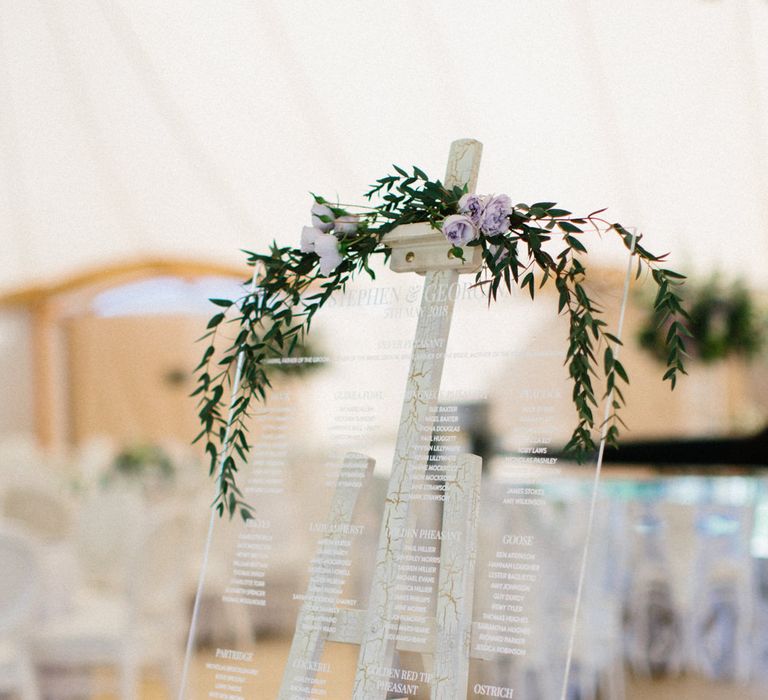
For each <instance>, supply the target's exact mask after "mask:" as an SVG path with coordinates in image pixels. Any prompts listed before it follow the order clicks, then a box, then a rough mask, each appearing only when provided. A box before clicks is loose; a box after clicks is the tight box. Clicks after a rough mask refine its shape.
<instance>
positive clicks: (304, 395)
mask: <svg viewBox="0 0 768 700" xmlns="http://www.w3.org/2000/svg"><path fill="white" fill-rule="evenodd" d="M585 239H586V241H585V242H586V244H587V247H588V248H589V249H590V261H593V260H597V262H590V263H589V264H588V265H587V280H586V282H585V285H586V286H587V287H588V289H589V290H590V294H591V295H592V296H593V298H594V299H596V300H597V301H598V303H599V305H600V306H601V307H602V309H603V310H604V316H605V318H606V319H607V320H608V322H609V325H610V326H611V330H612V331H613V332H616V328H617V324H618V322H619V317H620V314H621V309H622V305H623V303H624V301H625V295H626V279H627V274H626V272H627V265H628V252H627V251H626V249H624V248H623V246H622V245H621V243H620V242H619V241H618V238H617V237H615V236H614V235H613V234H603V235H602V236H598V235H596V234H595V235H585ZM614 239H615V240H614ZM593 253H596V255H593ZM376 273H377V278H376V280H375V281H372V280H368V279H366V280H360V281H359V282H357V283H355V285H354V286H350V287H349V288H348V289H347V290H346V292H345V293H344V294H341V295H339V296H338V297H336V298H334V299H332V300H331V302H330V303H329V306H328V307H327V308H324V309H323V310H322V311H321V312H320V313H318V315H317V317H316V320H315V321H314V322H313V328H312V333H311V336H310V338H309V340H308V344H307V347H306V349H305V350H306V357H305V358H304V359H303V360H302V361H301V362H298V363H291V364H285V365H282V366H281V367H280V371H279V372H278V373H276V374H275V377H274V389H273V391H272V393H271V395H270V396H269V399H268V402H267V403H266V405H265V406H263V407H262V408H261V409H260V410H259V411H258V412H257V414H258V415H257V416H255V420H254V422H253V433H252V437H253V443H254V446H253V449H252V452H251V456H250V462H249V464H248V466H247V467H246V468H243V469H242V470H241V476H240V479H241V487H242V488H243V490H244V493H245V496H246V499H247V500H248V502H249V503H250V504H251V506H252V509H253V513H254V516H255V517H254V518H253V520H250V521H248V522H247V523H242V522H240V521H239V520H231V521H230V520H226V519H222V520H218V519H217V520H215V522H214V526H213V529H212V538H211V545H210V551H209V557H208V560H207V564H206V566H205V570H204V571H203V579H202V588H201V595H200V598H199V604H200V605H199V614H198V615H197V618H196V620H195V627H194V635H193V639H192V640H191V655H190V657H189V659H188V675H187V679H186V684H185V689H184V691H183V697H185V698H200V699H202V698H206V699H207V698H220V699H227V700H241V699H245V698H260V699H262V698H263V699H269V698H352V697H354V698H365V699H366V700H368V699H369V698H370V699H373V698H381V699H382V700H384V698H428V697H444V698H457V697H463V696H464V693H465V692H466V697H468V698H481V697H500V698H511V697H514V698H515V700H538V699H539V698H546V699H551V698H557V697H560V696H561V693H562V692H563V683H564V678H565V674H566V662H567V659H568V658H569V648H570V647H571V632H572V624H573V619H574V611H575V609H576V600H577V596H578V592H579V580H580V572H581V567H582V559H583V555H584V552H585V545H586V542H587V531H588V524H589V520H590V505H591V499H592V490H593V482H594V477H595V471H596V465H597V455H594V456H592V457H591V458H590V459H589V460H587V461H586V462H585V463H583V464H580V465H579V464H576V463H575V462H572V461H569V460H567V459H565V458H564V457H563V456H562V455H561V454H560V450H561V448H562V446H563V445H564V444H565V442H566V441H567V440H568V438H569V437H570V434H571V431H572V430H573V428H574V426H575V424H576V413H575V410H574V408H573V404H572V399H571V386H570V383H569V380H568V371H567V367H566V366H565V365H564V360H565V352H566V349H567V333H568V325H567V319H565V318H564V317H562V316H558V314H557V296H556V294H555V293H554V291H553V290H551V289H548V287H546V286H545V287H544V288H543V289H540V290H537V293H536V300H535V302H532V301H531V299H530V297H529V295H528V292H527V291H525V292H522V291H519V290H516V289H513V291H512V293H511V294H510V293H507V292H506V291H503V292H500V293H499V297H498V299H497V301H495V302H493V303H491V304H490V305H489V304H488V299H487V297H486V296H485V294H484V291H483V289H482V288H479V287H476V286H474V275H461V276H458V277H451V275H454V274H455V273H450V274H449V275H447V276H444V277H442V278H440V279H437V277H439V275H438V276H437V277H435V276H433V277H430V278H429V281H428V282H427V285H426V287H425V278H424V277H422V276H419V275H415V274H396V273H394V272H392V271H390V270H388V269H384V268H382V269H378V270H376ZM436 279H437V281H435V280H436ZM452 280H453V281H452ZM446 290H447V291H446ZM422 295H424V297H425V302H424V304H423V305H422ZM446 295H447V296H446ZM454 295H455V304H454V306H453V310H452V323H451V324H450V333H449V335H448V337H447V346H445V347H444V342H445V341H444V338H443V337H442V336H441V334H444V333H445V331H446V329H447V327H448V326H447V324H448V322H449V320H450V318H451V308H450V307H451V303H450V297H451V296H454ZM420 306H422V314H423V315H424V316H425V320H423V322H422V324H421V325H418V327H417V321H418V316H419V310H420ZM427 316H428V317H429V319H428V320H426V317H427ZM412 353H415V354H416V356H417V359H418V360H419V361H423V363H424V364H423V367H426V368H427V369H428V370H429V371H433V372H435V371H436V370H435V366H436V364H435V363H437V365H439V364H440V363H441V362H442V363H443V368H442V376H441V377H440V378H439V381H437V380H436V379H435V378H434V377H432V378H431V380H430V381H426V382H422V381H421V380H422V379H423V378H419V377H416V378H414V376H413V374H414V372H413V370H412V369H410V368H411V355H412ZM598 356H601V354H599V355H598ZM415 367H416V369H417V374H418V371H419V369H418V368H419V367H422V365H418V363H417V365H415ZM414 382H415V383H414ZM414 387H415V388H414ZM404 401H405V409H404ZM602 411H603V409H602V408H599V409H597V412H596V415H597V416H602V414H603V413H602ZM598 422H599V419H598ZM399 433H400V441H398V434H399ZM404 433H407V435H408V439H407V440H405V441H404V439H403V434H404ZM393 464H394V465H396V466H395V467H394V468H393ZM398 464H399V465H400V466H399V467H398V466H397V465H398ZM398 469H400V471H398ZM393 475H394V479H395V480H399V483H397V484H391V483H389V482H390V480H391V478H392V477H393ZM600 506H601V504H600V503H599V502H598V508H597V511H596V517H595V528H594V531H593V540H592V546H591V553H590V557H589V560H588V563H587V566H586V572H587V576H586V582H587V585H586V586H585V589H584V594H583V596H582V613H584V611H585V610H586V611H587V613H586V614H587V615H589V624H588V625H587V624H579V625H578V634H577V635H576V639H575V644H574V645H573V649H572V653H571V654H570V656H571V657H572V658H571V664H570V673H569V681H568V682H569V683H570V684H571V685H572V687H573V688H576V686H580V687H584V686H585V684H589V683H592V682H593V680H591V679H594V678H595V674H596V673H597V674H599V673H600V672H601V671H602V669H601V668H599V667H600V664H605V663H611V661H610V657H611V655H610V654H605V653H601V654H600V655H596V654H595V653H594V650H595V649H597V648H602V649H605V648H606V645H615V646H614V647H613V648H615V649H616V657H617V658H619V656H620V652H619V646H620V644H621V637H620V630H616V629H613V627H612V626H611V625H612V622H611V621H612V620H614V619H617V616H614V615H612V614H611V612H612V610H611V606H612V605H617V604H618V603H617V601H618V600H619V598H618V593H619V592H618V587H619V582H617V581H615V580H614V579H613V578H612V576H611V570H612V569H611V565H610V563H611V561H612V560H616V558H617V557H620V556H621V543H620V542H617V541H615V538H614V537H612V532H613V530H614V529H613V528H612V519H614V518H617V517H620V514H617V513H615V512H613V511H612V509H611V508H601V507H600ZM383 517H384V522H382V518H383ZM201 547H202V543H201ZM614 612H615V611H614ZM582 618H583V615H582ZM609 648H610V647H609ZM606 658H608V659H609V661H607V662H606V660H605V659H606Z"/></svg>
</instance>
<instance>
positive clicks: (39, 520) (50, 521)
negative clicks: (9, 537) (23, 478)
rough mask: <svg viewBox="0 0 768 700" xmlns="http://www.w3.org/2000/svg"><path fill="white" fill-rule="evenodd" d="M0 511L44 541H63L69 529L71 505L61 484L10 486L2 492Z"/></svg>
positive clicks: (71, 519)
mask: <svg viewBox="0 0 768 700" xmlns="http://www.w3.org/2000/svg"><path fill="white" fill-rule="evenodd" d="M0 513H2V515H3V517H5V518H7V519H9V520H13V521H15V522H18V523H19V524H20V525H21V526H23V528H24V530H25V531H27V532H29V533H30V534H32V535H34V536H35V537H36V538H38V539H39V540H41V541H43V542H49V543H50V542H55V541H61V540H64V539H65V538H67V537H68V536H69V535H70V533H71V532H72V524H73V521H74V517H73V510H72V504H71V501H70V499H69V498H67V497H66V496H65V495H63V494H62V492H61V487H60V484H46V485H44V484H42V483H38V484H28V485H22V484H18V485H12V486H9V487H7V488H6V489H5V490H4V492H3V494H2V502H1V503H0Z"/></svg>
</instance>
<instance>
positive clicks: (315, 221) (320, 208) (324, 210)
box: [312, 202, 334, 231]
mask: <svg viewBox="0 0 768 700" xmlns="http://www.w3.org/2000/svg"><path fill="white" fill-rule="evenodd" d="M321 217H322V218H321ZM333 218H334V217H333V211H332V210H331V208H330V207H329V206H326V205H325V204H320V203H319V202H315V203H314V204H313V205H312V225H313V226H314V227H315V228H319V229H320V230H321V231H330V230H331V229H332V228H333ZM323 219H328V221H323Z"/></svg>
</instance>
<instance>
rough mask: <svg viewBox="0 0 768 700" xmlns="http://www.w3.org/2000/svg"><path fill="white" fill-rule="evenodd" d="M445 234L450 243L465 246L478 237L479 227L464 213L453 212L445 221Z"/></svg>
mask: <svg viewBox="0 0 768 700" xmlns="http://www.w3.org/2000/svg"><path fill="white" fill-rule="evenodd" d="M443 235H444V236H445V237H446V238H447V239H448V241H449V242H450V243H452V244H453V245H457V246H463V245H466V244H467V243H469V242H470V241H473V240H474V239H475V238H477V235H478V233H477V227H476V226H475V225H474V224H473V223H472V219H470V218H469V217H468V216H465V215H464V214H452V215H451V216H447V217H445V221H443Z"/></svg>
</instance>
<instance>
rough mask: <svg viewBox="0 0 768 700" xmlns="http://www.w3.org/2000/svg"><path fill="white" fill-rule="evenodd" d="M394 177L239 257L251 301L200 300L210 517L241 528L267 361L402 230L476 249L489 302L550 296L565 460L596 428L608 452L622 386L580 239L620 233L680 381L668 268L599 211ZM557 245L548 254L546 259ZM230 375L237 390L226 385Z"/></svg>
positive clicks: (461, 249) (270, 367) (680, 334)
mask: <svg viewBox="0 0 768 700" xmlns="http://www.w3.org/2000/svg"><path fill="white" fill-rule="evenodd" d="M393 167H394V170H395V172H394V173H393V174H389V175H386V176H385V177H383V178H380V179H379V180H377V181H376V183H375V184H374V185H372V186H371V189H370V190H369V191H368V192H367V193H366V194H365V197H366V199H367V200H368V201H369V202H374V201H378V203H377V204H375V205H374V204H371V205H369V206H364V207H354V206H353V205H339V204H334V203H330V202H328V201H326V200H325V199H324V198H323V197H320V196H317V195H314V198H315V204H314V206H313V208H312V214H313V224H314V225H313V226H312V227H305V229H304V231H303V232H302V242H301V246H300V247H299V248H295V247H291V246H278V245H277V244H276V243H273V244H272V246H271V247H270V249H269V251H268V252H266V253H252V252H249V253H247V255H248V264H249V265H251V266H255V267H256V270H255V278H256V279H257V286H256V288H255V289H254V291H252V292H251V293H248V294H247V295H246V296H244V297H243V298H241V299H238V300H229V299H212V300H211V301H212V302H213V303H214V304H215V305H217V306H218V307H220V310H219V311H218V312H217V313H216V314H215V315H214V316H213V317H212V318H211V320H210V321H209V322H208V329H207V332H206V334H205V335H204V336H203V339H205V340H206V348H205V351H204V352H203V356H202V359H201V361H200V363H199V365H198V366H197V368H196V370H195V372H196V375H197V377H196V379H197V386H196V389H195V391H194V393H193V395H194V396H198V397H199V404H198V408H199V412H198V415H199V419H200V425H201V431H200V433H199V434H198V436H197V438H196V441H202V442H204V443H205V451H206V453H207V455H208V458H209V461H210V473H211V475H213V476H216V477H217V479H218V482H217V483H218V488H217V494H216V499H215V501H214V504H213V505H214V507H215V508H216V510H217V512H218V513H219V515H223V514H224V513H225V512H226V513H228V514H229V516H230V517H231V516H232V515H234V514H235V513H237V512H239V513H240V515H241V517H242V518H243V519H244V520H247V519H249V518H250V517H252V516H251V511H250V508H249V506H248V503H247V502H246V501H245V499H244V497H243V494H242V492H241V490H240V488H239V487H238V485H237V472H238V465H239V464H242V463H244V462H245V461H246V459H247V455H248V452H249V450H250V444H249V441H248V428H247V421H248V418H249V416H250V415H251V411H252V409H253V407H254V404H257V403H259V402H262V403H263V402H265V401H266V399H267V392H268V390H269V388H270V387H271V383H270V376H271V375H272V372H273V371H274V368H275V367H276V366H277V365H276V364H275V361H280V360H284V359H285V358H289V357H291V356H292V355H293V354H294V353H296V352H297V348H298V347H300V345H301V344H302V343H303V342H304V338H305V336H306V334H307V333H308V332H309V331H310V328H311V325H312V321H313V319H314V317H315V314H316V313H317V312H318V311H319V310H320V309H321V308H322V307H323V305H324V304H325V303H326V302H327V301H328V300H329V299H330V298H331V296H332V295H333V294H334V293H335V292H337V291H339V290H343V289H344V288H345V286H346V284H347V283H348V282H350V281H352V280H353V279H354V278H355V277H356V276H358V275H362V274H365V275H368V276H369V277H371V278H372V279H374V278H375V272H374V265H373V262H374V260H375V259H376V257H377V256H378V257H379V258H380V259H381V260H382V262H385V261H386V260H387V259H388V257H389V254H390V251H389V249H388V248H387V247H386V246H385V245H384V244H383V243H382V237H383V236H384V235H385V234H386V233H388V232H389V231H392V230H393V229H394V228H396V227H397V226H400V225H403V224H409V223H418V222H429V224H430V225H431V226H432V227H433V228H436V229H440V230H442V232H443V234H444V235H445V236H446V238H447V239H448V241H449V242H450V243H451V244H452V251H453V253H454V255H456V256H458V257H462V258H463V256H464V253H465V249H466V248H471V247H476V246H480V247H481V248H482V260H483V266H482V268H481V269H480V271H479V272H477V273H476V276H475V284H476V285H478V286H480V287H481V288H483V290H484V291H485V293H486V294H487V297H488V303H489V304H490V303H492V302H493V301H495V300H496V298H497V295H498V292H499V290H500V289H501V288H502V285H503V287H505V288H506V289H507V290H508V291H509V292H511V291H512V287H513V286H515V287H519V288H521V289H523V290H526V291H527V292H528V294H530V296H531V299H534V298H535V295H536V291H537V289H540V288H541V287H544V286H546V285H554V287H555V289H556V291H557V298H558V313H560V314H564V315H566V316H567V317H568V321H569V332H568V348H567V351H566V354H565V364H566V366H567V368H568V373H569V376H570V380H571V383H572V387H573V391H572V399H573V403H574V406H575V409H576V413H577V417H578V422H577V425H576V426H575V428H574V430H573V433H572V436H571V438H570V440H569V441H568V443H567V445H566V448H565V449H566V451H567V452H569V453H570V454H572V455H573V456H575V457H576V458H578V459H582V458H583V457H584V456H585V454H586V453H588V452H589V451H591V450H593V449H594V448H595V446H596V445H595V437H594V435H595V432H596V430H600V429H603V430H604V431H605V435H606V438H607V441H608V442H609V443H610V444H615V443H616V442H617V440H618V437H619V428H618V424H620V423H621V422H622V421H621V418H620V416H619V410H620V409H621V407H622V406H623V405H624V395H623V393H622V391H621V384H626V383H628V382H629V377H628V376H627V372H626V370H625V368H624V366H623V365H622V364H621V362H620V361H619V360H618V358H617V357H616V355H615V353H614V351H613V349H612V346H614V347H615V346H617V345H620V341H619V339H618V338H617V337H616V336H615V335H614V334H612V333H611V332H609V330H608V328H607V324H606V321H605V320H604V319H603V318H602V309H601V308H600V307H599V306H598V305H597V304H596V303H595V302H594V301H593V300H592V299H590V297H589V294H588V292H587V290H586V288H585V286H584V278H585V274H586V268H585V265H584V262H583V260H584V257H585V256H586V254H587V249H586V247H585V245H584V242H583V240H582V237H581V235H580V234H583V233H585V232H586V231H587V230H588V229H594V230H596V231H598V232H604V231H611V232H613V233H615V234H617V235H618V236H619V237H620V239H621V241H622V242H623V244H624V246H626V248H627V249H628V250H629V251H630V254H631V255H632V256H634V257H635V258H636V259H637V274H638V276H639V275H640V274H641V273H642V272H643V270H644V269H646V270H650V275H651V278H652V280H653V282H654V283H655V285H656V296H655V302H654V308H655V309H656V311H657V313H658V315H659V318H660V319H661V321H660V322H661V323H664V324H665V326H666V327H667V328H668V331H667V334H666V336H665V341H664V345H665V348H666V372H665V374H664V379H665V380H667V381H669V382H670V385H671V386H672V388H674V386H675V383H676V381H677V378H678V375H679V374H680V373H685V368H684V357H685V346H684V337H685V336H686V335H687V330H686V327H685V325H684V323H683V320H684V319H685V318H686V312H685V311H684V309H683V307H682V304H681V298H680V294H679V287H680V285H681V284H682V282H683V280H684V276H683V275H681V274H679V273H677V272H675V271H673V270H670V269H667V268H665V267H663V264H664V261H665V256H656V255H654V254H652V253H650V252H649V251H648V250H647V249H646V248H644V247H643V246H642V245H641V244H640V240H639V237H637V238H635V237H634V236H633V234H632V233H630V232H629V231H627V230H626V229H625V228H624V227H623V226H621V224H618V223H609V222H608V221H606V220H605V219H603V218H601V217H600V216H599V215H600V214H601V213H602V212H603V211H604V210H598V211H595V212H592V213H591V214H588V215H587V216H583V217H578V216H574V215H573V214H572V213H571V212H570V211H567V210H565V209H561V208H558V207H557V206H556V204H555V203H554V202H537V203H535V204H532V205H527V204H516V205H514V206H513V205H512V203H511V200H510V199H509V197H507V196H506V195H496V196H480V195H474V194H467V192H466V188H461V187H453V188H446V187H444V186H443V184H442V183H441V182H440V181H438V180H430V179H429V177H428V176H427V175H426V174H425V173H424V171H422V170H420V169H419V168H417V167H413V168H412V171H411V173H409V172H408V171H406V170H404V169H402V168H400V167H397V166H393ZM349 209H359V210H360V212H361V213H350V211H349ZM558 241H559V242H561V244H562V247H561V249H560V250H559V252H556V253H553V252H550V250H551V248H552V247H553V245H556V244H557V242H558ZM225 321H226V322H227V323H228V324H232V325H234V327H235V329H236V335H235V337H234V338H233V339H231V340H229V341H228V342H227V343H226V344H225V347H224V348H223V349H218V345H219V344H220V343H219V342H217V341H219V340H220V339H219V333H218V330H219V328H220V327H221V325H222V323H224V322H225ZM599 353H601V354H602V357H601V358H599ZM238 363H239V364H240V376H241V379H240V386H239V387H233V381H234V378H235V376H236V374H237V367H238ZM601 365H602V383H601V386H600V387H599V388H598V387H596V386H595V384H596V381H597V380H598V378H599V373H598V367H600V366H601ZM233 389H237V390H236V391H233ZM603 398H609V399H610V400H611V402H612V403H611V411H610V415H609V417H608V421H607V423H603V422H602V420H598V419H597V418H596V417H595V409H596V408H597V406H598V404H599V402H600V400H601V399H603ZM230 414H231V415H230Z"/></svg>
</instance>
